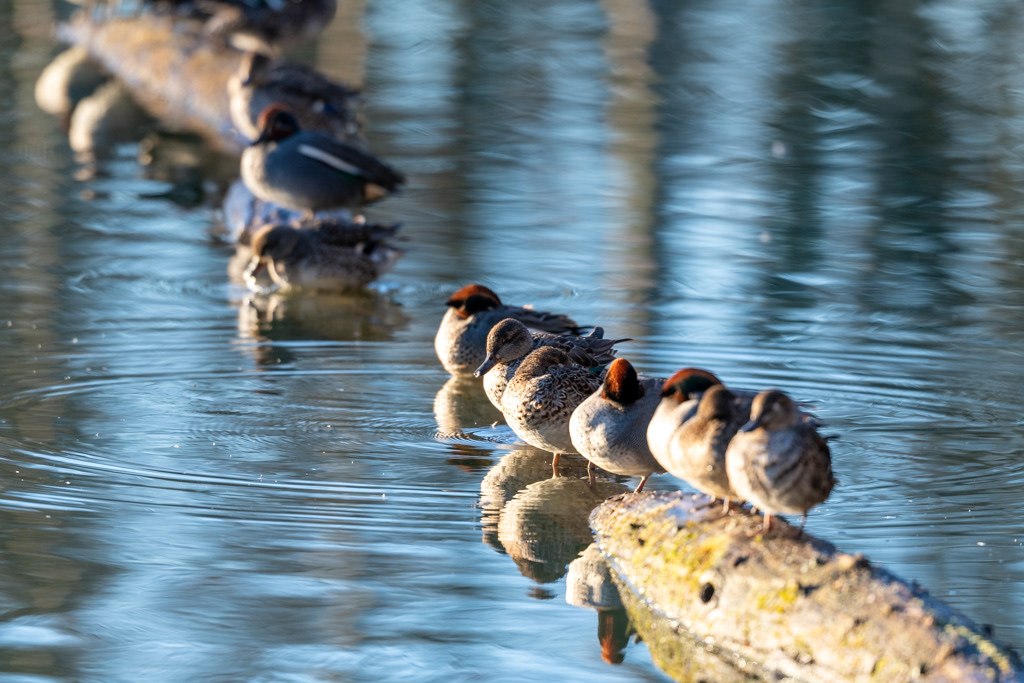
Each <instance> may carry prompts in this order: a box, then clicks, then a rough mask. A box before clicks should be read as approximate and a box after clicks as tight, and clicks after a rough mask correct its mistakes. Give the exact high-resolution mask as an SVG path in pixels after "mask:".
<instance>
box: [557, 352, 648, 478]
mask: <svg viewBox="0 0 1024 683" xmlns="http://www.w3.org/2000/svg"><path fill="white" fill-rule="evenodd" d="M664 383H665V380H664V379H659V378H645V379H643V380H641V379H640V378H639V377H638V376H637V374H636V370H635V369H634V368H633V366H632V364H630V362H629V361H628V360H626V359H625V358H616V359H615V360H614V361H612V364H611V365H610V366H608V373H607V374H606V375H605V378H604V383H603V384H602V385H601V388H600V390H599V391H595V392H594V393H593V394H591V395H590V397H588V398H587V399H586V400H585V401H583V403H581V404H580V405H579V407H577V408H576V410H575V411H573V414H572V418H571V420H570V421H569V433H570V436H571V438H572V443H573V446H575V447H576V450H578V451H579V452H580V453H581V454H582V455H583V457H585V458H586V459H587V460H589V461H590V466H589V467H588V470H589V473H590V476H591V479H593V475H594V471H593V467H594V466H595V465H596V466H597V467H600V468H601V469H603V470H607V471H609V472H612V473H614V474H621V475H625V476H628V477H640V478H641V479H640V483H639V484H638V485H637V487H636V492H640V491H642V490H643V488H644V484H645V483H647V478H648V477H649V476H651V475H652V474H654V473H655V472H664V471H665V468H664V467H662V466H661V465H660V464H658V461H657V460H655V459H654V455H652V454H651V449H650V447H649V446H648V445H647V426H648V424H650V421H651V417H652V416H653V415H654V411H655V409H657V407H658V403H659V402H660V401H661V396H660V395H659V390H660V389H661V387H662V385H664Z"/></svg>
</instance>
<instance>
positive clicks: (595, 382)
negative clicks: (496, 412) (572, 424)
mask: <svg viewBox="0 0 1024 683" xmlns="http://www.w3.org/2000/svg"><path fill="white" fill-rule="evenodd" d="M600 386H601V379H600V378H599V377H598V376H597V375H596V374H594V373H592V372H590V371H589V370H587V369H586V368H584V367H583V366H581V365H576V364H575V363H573V362H572V361H571V360H570V359H569V356H568V355H566V353H565V352H564V351H562V350H561V349H558V348H555V347H553V346H542V347H541V348H539V349H537V350H536V351H533V352H531V353H530V354H529V355H528V356H527V357H526V358H525V360H523V362H522V364H521V365H520V366H519V369H518V370H516V373H515V375H514V376H513V377H512V380H511V381H510V382H509V383H508V386H507V387H506V388H505V394H504V396H502V399H501V412H502V414H503V415H504V416H505V421H506V422H507V423H508V426H509V427H511V428H512V431H514V432H515V433H516V434H517V435H518V436H519V438H521V439H522V440H523V441H525V442H527V443H528V444H530V445H531V446H535V447H537V448H540V449H542V450H545V451H551V452H552V453H554V454H555V457H554V458H553V459H552V461H551V467H552V469H553V470H554V472H555V474H557V473H558V459H559V456H560V455H561V454H562V453H577V452H578V451H577V450H576V448H575V447H574V446H573V444H572V437H571V436H570V435H569V420H570V418H571V417H572V413H573V411H574V410H575V409H576V407H577V406H578V405H580V404H581V403H583V401H584V400H585V399H586V398H587V397H588V396H590V395H591V394H592V393H594V392H595V391H596V390H597V389H598V387H600Z"/></svg>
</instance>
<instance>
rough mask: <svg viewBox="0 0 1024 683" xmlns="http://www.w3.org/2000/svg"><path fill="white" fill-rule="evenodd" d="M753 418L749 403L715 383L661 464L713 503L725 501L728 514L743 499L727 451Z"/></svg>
mask: <svg viewBox="0 0 1024 683" xmlns="http://www.w3.org/2000/svg"><path fill="white" fill-rule="evenodd" d="M744 406H745V409H744ZM749 417H750V402H749V401H746V402H743V401H737V397H736V396H735V395H734V394H733V392H731V391H729V389H727V388H726V387H725V385H724V384H721V383H719V384H713V385H711V386H710V387H708V388H707V389H706V390H705V391H704V393H703V394H701V397H700V400H699V402H698V404H697V411H696V413H695V414H694V415H693V417H691V418H690V419H688V420H686V421H684V422H683V424H681V425H680V426H679V428H678V429H676V431H675V432H673V433H672V436H671V437H670V438H669V443H668V456H667V457H665V458H664V459H662V460H659V462H660V463H661V465H662V466H664V468H665V469H666V470H668V471H669V473H670V474H672V475H673V476H675V477H679V478H680V479H682V480H683V481H685V482H686V483H688V484H690V486H692V487H694V488H695V489H697V490H698V491H700V492H702V493H706V494H708V495H709V496H711V500H712V502H714V501H715V500H717V499H721V500H723V501H724V507H723V509H722V511H723V513H728V512H729V509H730V507H731V503H732V501H733V500H735V499H737V498H739V496H738V495H737V494H736V491H735V490H734V489H733V487H732V486H731V485H730V483H729V475H728V473H727V472H726V469H725V452H726V449H727V448H728V446H729V441H730V440H731V439H732V437H733V436H734V435H735V434H736V432H737V431H738V430H739V428H740V427H741V426H742V425H743V424H745V423H746V422H747V421H748V419H749Z"/></svg>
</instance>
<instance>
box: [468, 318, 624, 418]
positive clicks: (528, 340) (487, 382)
mask: <svg viewBox="0 0 1024 683" xmlns="http://www.w3.org/2000/svg"><path fill="white" fill-rule="evenodd" d="M603 334H604V330H602V329H601V328H600V327H598V328H595V329H594V331H593V332H592V333H591V334H590V335H588V336H586V337H581V336H579V335H575V334H564V335H555V334H548V333H546V332H533V333H531V332H530V331H529V330H528V329H527V328H526V325H524V324H523V323H522V322H520V321H518V320H516V319H514V318H506V319H504V320H502V321H501V322H499V323H498V324H497V325H495V326H494V327H492V328H491V331H490V332H489V333H488V334H487V355H486V356H485V357H484V360H483V362H482V363H481V364H480V367H478V368H477V369H476V372H474V373H473V374H474V375H476V376H480V375H483V378H484V391H485V392H486V393H487V398H488V399H489V400H490V401H491V403H492V404H494V406H495V407H496V408H498V409H499V410H500V409H501V397H502V394H504V393H505V386H506V385H507V384H508V383H509V381H510V380H511V379H512V376H513V375H514V374H515V372H516V370H517V369H518V368H519V365H520V363H522V361H523V359H524V358H525V357H526V355H527V354H529V353H530V352H531V351H533V350H534V349H539V348H541V347H542V346H553V347H556V348H559V349H561V350H562V351H565V353H566V354H567V355H568V356H569V360H570V361H572V362H573V363H576V364H577V365H582V366H583V367H585V368H600V367H603V366H605V365H607V364H608V363H610V362H612V361H613V360H614V359H615V349H614V348H612V347H613V346H614V345H615V344H617V343H619V342H620V341H626V340H624V339H605V338H604V337H603Z"/></svg>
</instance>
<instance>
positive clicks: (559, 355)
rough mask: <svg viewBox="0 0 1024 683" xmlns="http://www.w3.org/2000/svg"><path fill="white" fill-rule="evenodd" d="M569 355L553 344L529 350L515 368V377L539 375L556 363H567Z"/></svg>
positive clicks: (568, 362)
mask: <svg viewBox="0 0 1024 683" xmlns="http://www.w3.org/2000/svg"><path fill="white" fill-rule="evenodd" d="M570 363H571V361H570V360H569V356H568V355H567V354H566V353H565V351H562V350H561V349H559V348H556V347H554V346H542V347H540V348H539V349H536V350H534V351H531V352H530V355H528V356H527V357H526V358H524V359H523V363H522V365H520V366H519V369H518V370H516V375H515V376H516V377H520V376H525V377H540V376H541V375H543V374H545V373H547V371H548V370H550V369H551V368H553V367H554V366H556V365H569V364H570Z"/></svg>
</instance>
